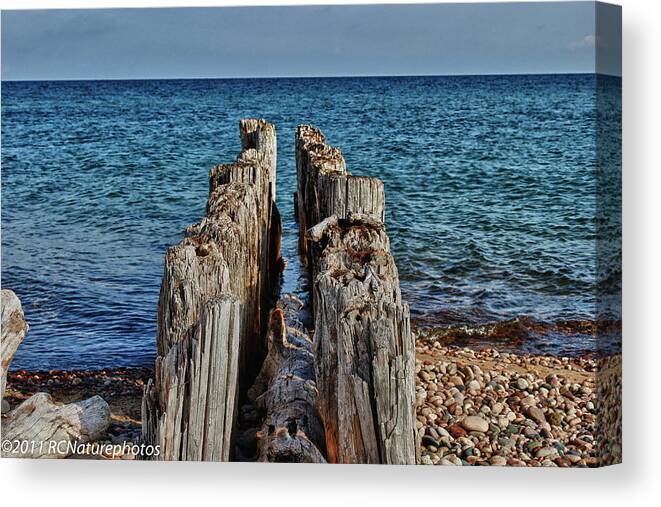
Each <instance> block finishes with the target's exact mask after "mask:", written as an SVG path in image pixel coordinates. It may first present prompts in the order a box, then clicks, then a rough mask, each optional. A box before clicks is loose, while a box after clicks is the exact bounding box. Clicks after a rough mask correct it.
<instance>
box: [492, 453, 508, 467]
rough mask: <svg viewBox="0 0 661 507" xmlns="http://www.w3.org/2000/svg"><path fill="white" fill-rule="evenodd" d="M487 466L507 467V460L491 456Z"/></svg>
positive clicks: (502, 457)
mask: <svg viewBox="0 0 661 507" xmlns="http://www.w3.org/2000/svg"><path fill="white" fill-rule="evenodd" d="M489 464H490V465H491V466H494V467H502V466H505V465H507V459H506V458H505V457H504V456H492V457H491V459H490V460H489Z"/></svg>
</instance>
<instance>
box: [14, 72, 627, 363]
mask: <svg viewBox="0 0 661 507" xmlns="http://www.w3.org/2000/svg"><path fill="white" fill-rule="evenodd" d="M600 79H601V82H600V86H601V87H602V90H603V94H602V98H603V100H602V101H600V102H599V104H600V105H601V106H600V107H601V109H600V117H599V119H600V122H601V123H598V122H597V121H596V119H597V107H598V101H597V99H596V92H595V90H596V89H597V78H596V77H595V76H592V75H562V76H551V75H549V76H470V77H468V76H467V77H404V78H328V79H259V80H256V79H252V80H250V79H248V80H163V81H86V82H4V83H2V286H3V287H7V288H11V289H13V290H14V291H15V292H16V293H17V294H18V295H19V297H20V298H21V299H22V301H23V304H24V308H25V314H26V317H27V319H28V321H29V323H30V326H31V328H30V332H29V334H28V337H27V338H26V340H25V342H24V343H23V345H22V346H21V348H20V349H19V352H18V354H17V357H16V359H15V361H14V364H13V367H15V368H35V369H36V368H39V369H48V368H96V367H107V366H118V365H122V366H131V365H144V364H152V361H153V359H154V355H155V345H154V344H155V333H156V305H157V301H158V291H159V286H160V280H161V274H162V262H163V254H164V251H165V249H166V248H167V246H169V245H171V244H174V243H176V242H177V241H178V240H179V239H180V238H181V236H182V233H183V230H184V228H185V227H186V226H187V225H188V224H190V223H192V222H194V221H196V220H198V219H199V218H200V217H201V216H202V214H203V212H204V204H205V202H206V197H207V172H208V170H209V168H210V167H211V165H212V164H215V163H219V162H228V161H231V160H233V159H234V158H235V157H236V155H237V153H238V151H239V148H240V142H239V138H238V122H239V119H241V118H244V117H251V116H256V117H263V118H266V119H268V120H269V121H271V122H273V123H275V125H276V127H277V130H278V157H279V160H278V162H279V164H278V189H277V191H278V196H277V200H278V206H279V208H280V210H281V213H282V215H283V221H284V224H283V225H284V227H283V234H284V238H283V253H284V256H285V257H286V258H287V259H288V260H289V261H290V262H289V264H288V268H287V270H286V272H285V277H284V287H283V288H284V290H287V291H294V292H305V290H306V287H305V280H304V279H303V277H302V273H301V271H300V269H299V267H298V266H299V264H298V263H297V262H296V234H297V229H296V225H295V224H294V220H293V202H292V193H293V191H294V189H295V179H296V175H295V160H294V132H295V128H296V125H298V124H300V123H311V124H314V125H315V126H317V127H319V128H321V129H322V130H323V131H324V132H325V133H326V136H327V139H328V141H329V142H330V143H331V144H333V145H335V146H338V147H340V148H341V149H342V152H343V153H344V156H345V158H346V161H347V167H348V169H349V170H350V171H351V172H354V173H357V174H365V175H370V176H377V177H379V178H382V179H383V181H384V183H385V188H386V201H387V211H386V219H387V227H388V232H389V234H390V238H391V241H392V246H393V251H394V254H395V257H396V260H397V263H398V267H399V270H400V277H401V286H402V291H403V294H404V297H405V298H406V300H407V301H408V302H409V303H410V304H411V309H412V316H413V319H414V323H415V324H416V325H417V326H422V327H427V328H436V329H438V328H441V329H449V330H450V331H448V333H447V334H448V336H450V338H451V339H456V340H458V341H459V342H460V341H461V340H463V339H468V340H469V341H470V340H472V341H473V342H475V343H496V344H498V346H501V347H502V348H509V349H513V350H520V351H526V352H548V353H554V354H578V353H583V352H586V351H593V350H594V349H595V347H596V343H597V341H596V339H595V334H594V323H595V321H596V320H597V315H598V314H599V316H600V318H601V319H605V320H606V321H609V322H611V321H612V322H615V323H616V324H615V326H616V327H617V321H618V320H619V306H618V304H617V301H618V299H617V297H615V299H614V301H615V303H614V304H612V305H610V306H607V307H606V306H604V305H601V304H600V303H601V301H602V300H603V299H604V292H603V291H601V292H600V290H599V288H600V287H601V288H604V287H605V289H604V290H605V291H606V293H608V294H617V293H618V292H619V290H620V287H621V285H620V278H621V272H620V262H621V261H620V255H621V253H620V252H621V250H620V249H619V242H618V238H619V237H620V236H621V226H620V223H621V222H620V221H619V220H618V218H619V207H618V206H619V199H615V200H608V199H604V198H603V196H604V193H607V194H608V195H618V196H619V193H618V192H620V187H619V176H618V174H617V170H618V169H619V165H618V164H619V160H620V157H621V154H620V148H619V147H620V137H619V132H620V116H621V115H620V110H621V105H620V99H619V97H620V79H619V78H617V79H616V78H604V77H601V78H600ZM598 124H599V125H601V126H602V132H603V131H605V132H608V135H607V136H602V137H601V138H600V137H598V135H597V134H598V131H597V125H598ZM604 126H605V127H604ZM598 142H601V143H602V145H604V146H608V157H606V158H607V160H605V161H603V160H602V161H600V163H606V164H611V165H612V166H613V167H612V170H610V171H606V172H602V173H599V172H598V171H597V162H598V159H597V149H596V148H597V143H598ZM604 203H605V204H604ZM599 210H601V215H605V216H608V217H610V221H609V224H610V225H609V227H608V228H607V229H608V231H609V232H608V234H610V235H611V236H612V237H611V240H612V241H611V242H608V243H607V242H604V241H602V240H601V238H602V236H603V234H602V233H600V229H599V228H598V225H599V224H598V211H599ZM600 234H601V235H600ZM599 245H601V246H602V248H601V249H599V248H598V246H599ZM599 259H602V261H603V262H601V264H600V263H599ZM598 264H599V265H598ZM604 308H605V310H604ZM504 335H507V336H504ZM509 338H511V339H509ZM616 342H617V340H616V339H613V340H611V341H609V342H608V343H607V346H609V347H617V343H616Z"/></svg>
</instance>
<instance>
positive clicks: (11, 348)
mask: <svg viewBox="0 0 661 507" xmlns="http://www.w3.org/2000/svg"><path fill="white" fill-rule="evenodd" d="M1 303H2V309H1V310H0V311H1V312H2V321H1V324H0V325H1V327H2V340H0V377H1V379H0V399H3V398H4V397H5V387H6V385H7V371H8V370H9V365H10V364H11V362H12V360H13V359H14V356H15V355H16V350H18V346H19V345H20V344H21V342H22V341H23V339H24V338H25V335H26V334H27V332H28V329H29V326H28V323H27V322H26V321H25V317H24V315H23V307H22V306H21V301H20V300H19V299H18V296H16V294H14V292H13V291H11V290H9V289H2V301H1Z"/></svg>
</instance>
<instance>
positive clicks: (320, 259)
mask: <svg viewBox="0 0 661 507" xmlns="http://www.w3.org/2000/svg"><path fill="white" fill-rule="evenodd" d="M296 154H297V172H298V178H299V179H298V190H297V196H296V203H297V211H298V220H299V227H300V230H301V235H305V238H304V239H302V240H301V241H300V246H301V253H302V254H303V255H304V256H305V258H306V259H307V262H308V267H309V271H310V274H311V277H312V287H313V294H312V305H313V313H314V339H313V342H314V363H315V373H316V381H317V388H318V391H319V395H318V398H317V400H318V406H319V411H320V414H321V417H322V421H323V425H324V431H325V437H326V452H327V455H326V456H327V459H328V461H329V462H331V463H386V464H414V463H416V459H417V453H418V451H417V445H416V432H415V346H414V341H413V337H412V334H411V328H410V316H409V307H408V305H407V304H406V303H404V302H403V301H402V298H401V292H400V288H399V276H398V272H397V267H396V265H395V261H394V259H393V257H392V254H391V253H390V243H389V239H388V236H387V234H386V232H385V226H384V223H383V220H384V192H383V183H382V182H381V181H380V180H378V179H376V178H365V177H355V176H352V175H349V174H348V173H347V172H346V168H345V164H344V159H343V158H342V156H341V154H340V152H339V150H337V149H335V148H332V147H330V146H328V145H326V144H325V141H324V138H323V135H322V134H321V132H320V131H318V130H317V129H314V128H313V127H309V126H301V127H299V128H298V130H297V139H296Z"/></svg>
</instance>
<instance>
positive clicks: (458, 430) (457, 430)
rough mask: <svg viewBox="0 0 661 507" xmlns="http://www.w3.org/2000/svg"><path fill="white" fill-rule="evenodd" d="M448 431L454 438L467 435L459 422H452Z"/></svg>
mask: <svg viewBox="0 0 661 507" xmlns="http://www.w3.org/2000/svg"><path fill="white" fill-rule="evenodd" d="M448 431H449V432H450V435H452V436H453V437H454V438H459V437H465V436H466V435H467V433H466V430H465V429H464V428H462V427H461V426H459V425H458V424H451V425H450V426H449V427H448Z"/></svg>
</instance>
